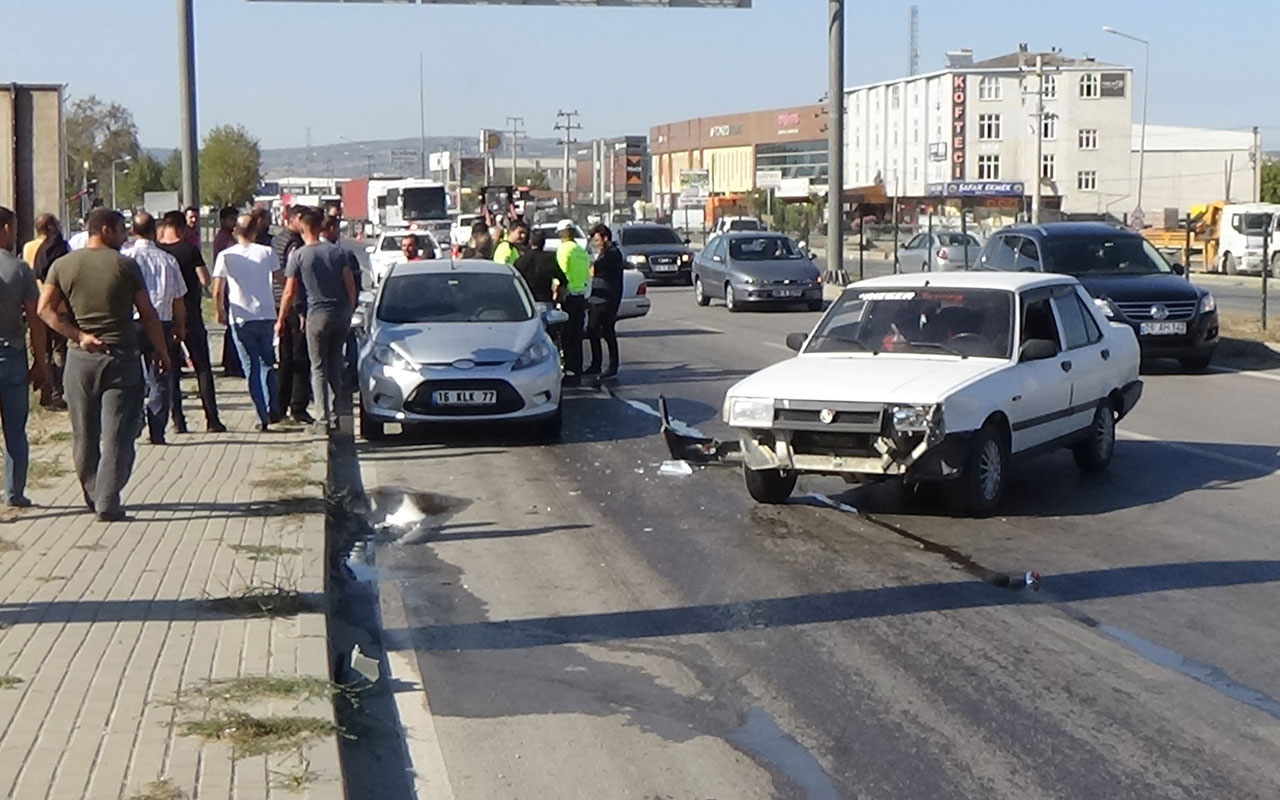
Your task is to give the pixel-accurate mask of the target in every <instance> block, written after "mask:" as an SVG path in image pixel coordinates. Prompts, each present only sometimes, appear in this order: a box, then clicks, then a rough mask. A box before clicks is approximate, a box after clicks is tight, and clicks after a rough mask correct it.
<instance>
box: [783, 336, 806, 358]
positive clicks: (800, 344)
mask: <svg viewBox="0 0 1280 800" xmlns="http://www.w3.org/2000/svg"><path fill="white" fill-rule="evenodd" d="M808 338H809V334H807V333H788V334H787V349H788V350H794V351H795V352H797V353H799V352H800V351H801V350H803V349H804V340H805V339H808Z"/></svg>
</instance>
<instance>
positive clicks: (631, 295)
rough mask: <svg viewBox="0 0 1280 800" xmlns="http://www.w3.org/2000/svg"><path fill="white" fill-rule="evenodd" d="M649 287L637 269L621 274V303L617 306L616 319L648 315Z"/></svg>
mask: <svg viewBox="0 0 1280 800" xmlns="http://www.w3.org/2000/svg"><path fill="white" fill-rule="evenodd" d="M649 306H650V301H649V285H648V284H647V283H646V282H645V279H644V274H643V273H641V272H640V270H638V269H628V270H625V271H623V273H622V303H621V304H620V305H619V306H618V319H635V318H636V317H643V316H645V315H646V314H648V313H649Z"/></svg>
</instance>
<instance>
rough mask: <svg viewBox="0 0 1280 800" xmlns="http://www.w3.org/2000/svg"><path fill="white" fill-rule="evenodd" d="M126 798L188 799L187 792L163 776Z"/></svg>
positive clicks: (144, 799)
mask: <svg viewBox="0 0 1280 800" xmlns="http://www.w3.org/2000/svg"><path fill="white" fill-rule="evenodd" d="M125 800H187V793H186V792H184V791H182V790H181V789H179V788H178V787H177V786H175V785H174V784H173V782H172V781H170V780H169V779H168V778H161V779H160V780H158V781H152V782H151V783H148V784H147V785H146V786H144V787H142V791H141V792H138V793H137V794H131V795H129V796H128V797H127V798H125Z"/></svg>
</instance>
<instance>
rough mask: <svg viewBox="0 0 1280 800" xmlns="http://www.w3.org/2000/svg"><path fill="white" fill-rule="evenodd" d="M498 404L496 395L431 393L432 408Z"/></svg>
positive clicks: (487, 392) (482, 392)
mask: <svg viewBox="0 0 1280 800" xmlns="http://www.w3.org/2000/svg"><path fill="white" fill-rule="evenodd" d="M497 404H498V393H497V392H496V391H492V390H481V391H470V392H468V391H439V392H432V393H431V405H433V406H492V405H497Z"/></svg>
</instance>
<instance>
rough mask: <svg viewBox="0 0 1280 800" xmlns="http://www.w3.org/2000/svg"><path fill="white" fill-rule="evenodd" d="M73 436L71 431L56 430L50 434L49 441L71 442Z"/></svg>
mask: <svg viewBox="0 0 1280 800" xmlns="http://www.w3.org/2000/svg"><path fill="white" fill-rule="evenodd" d="M72 438H73V437H72V434H71V431H54V432H53V433H51V434H49V441H51V442H69V441H71V439H72Z"/></svg>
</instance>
